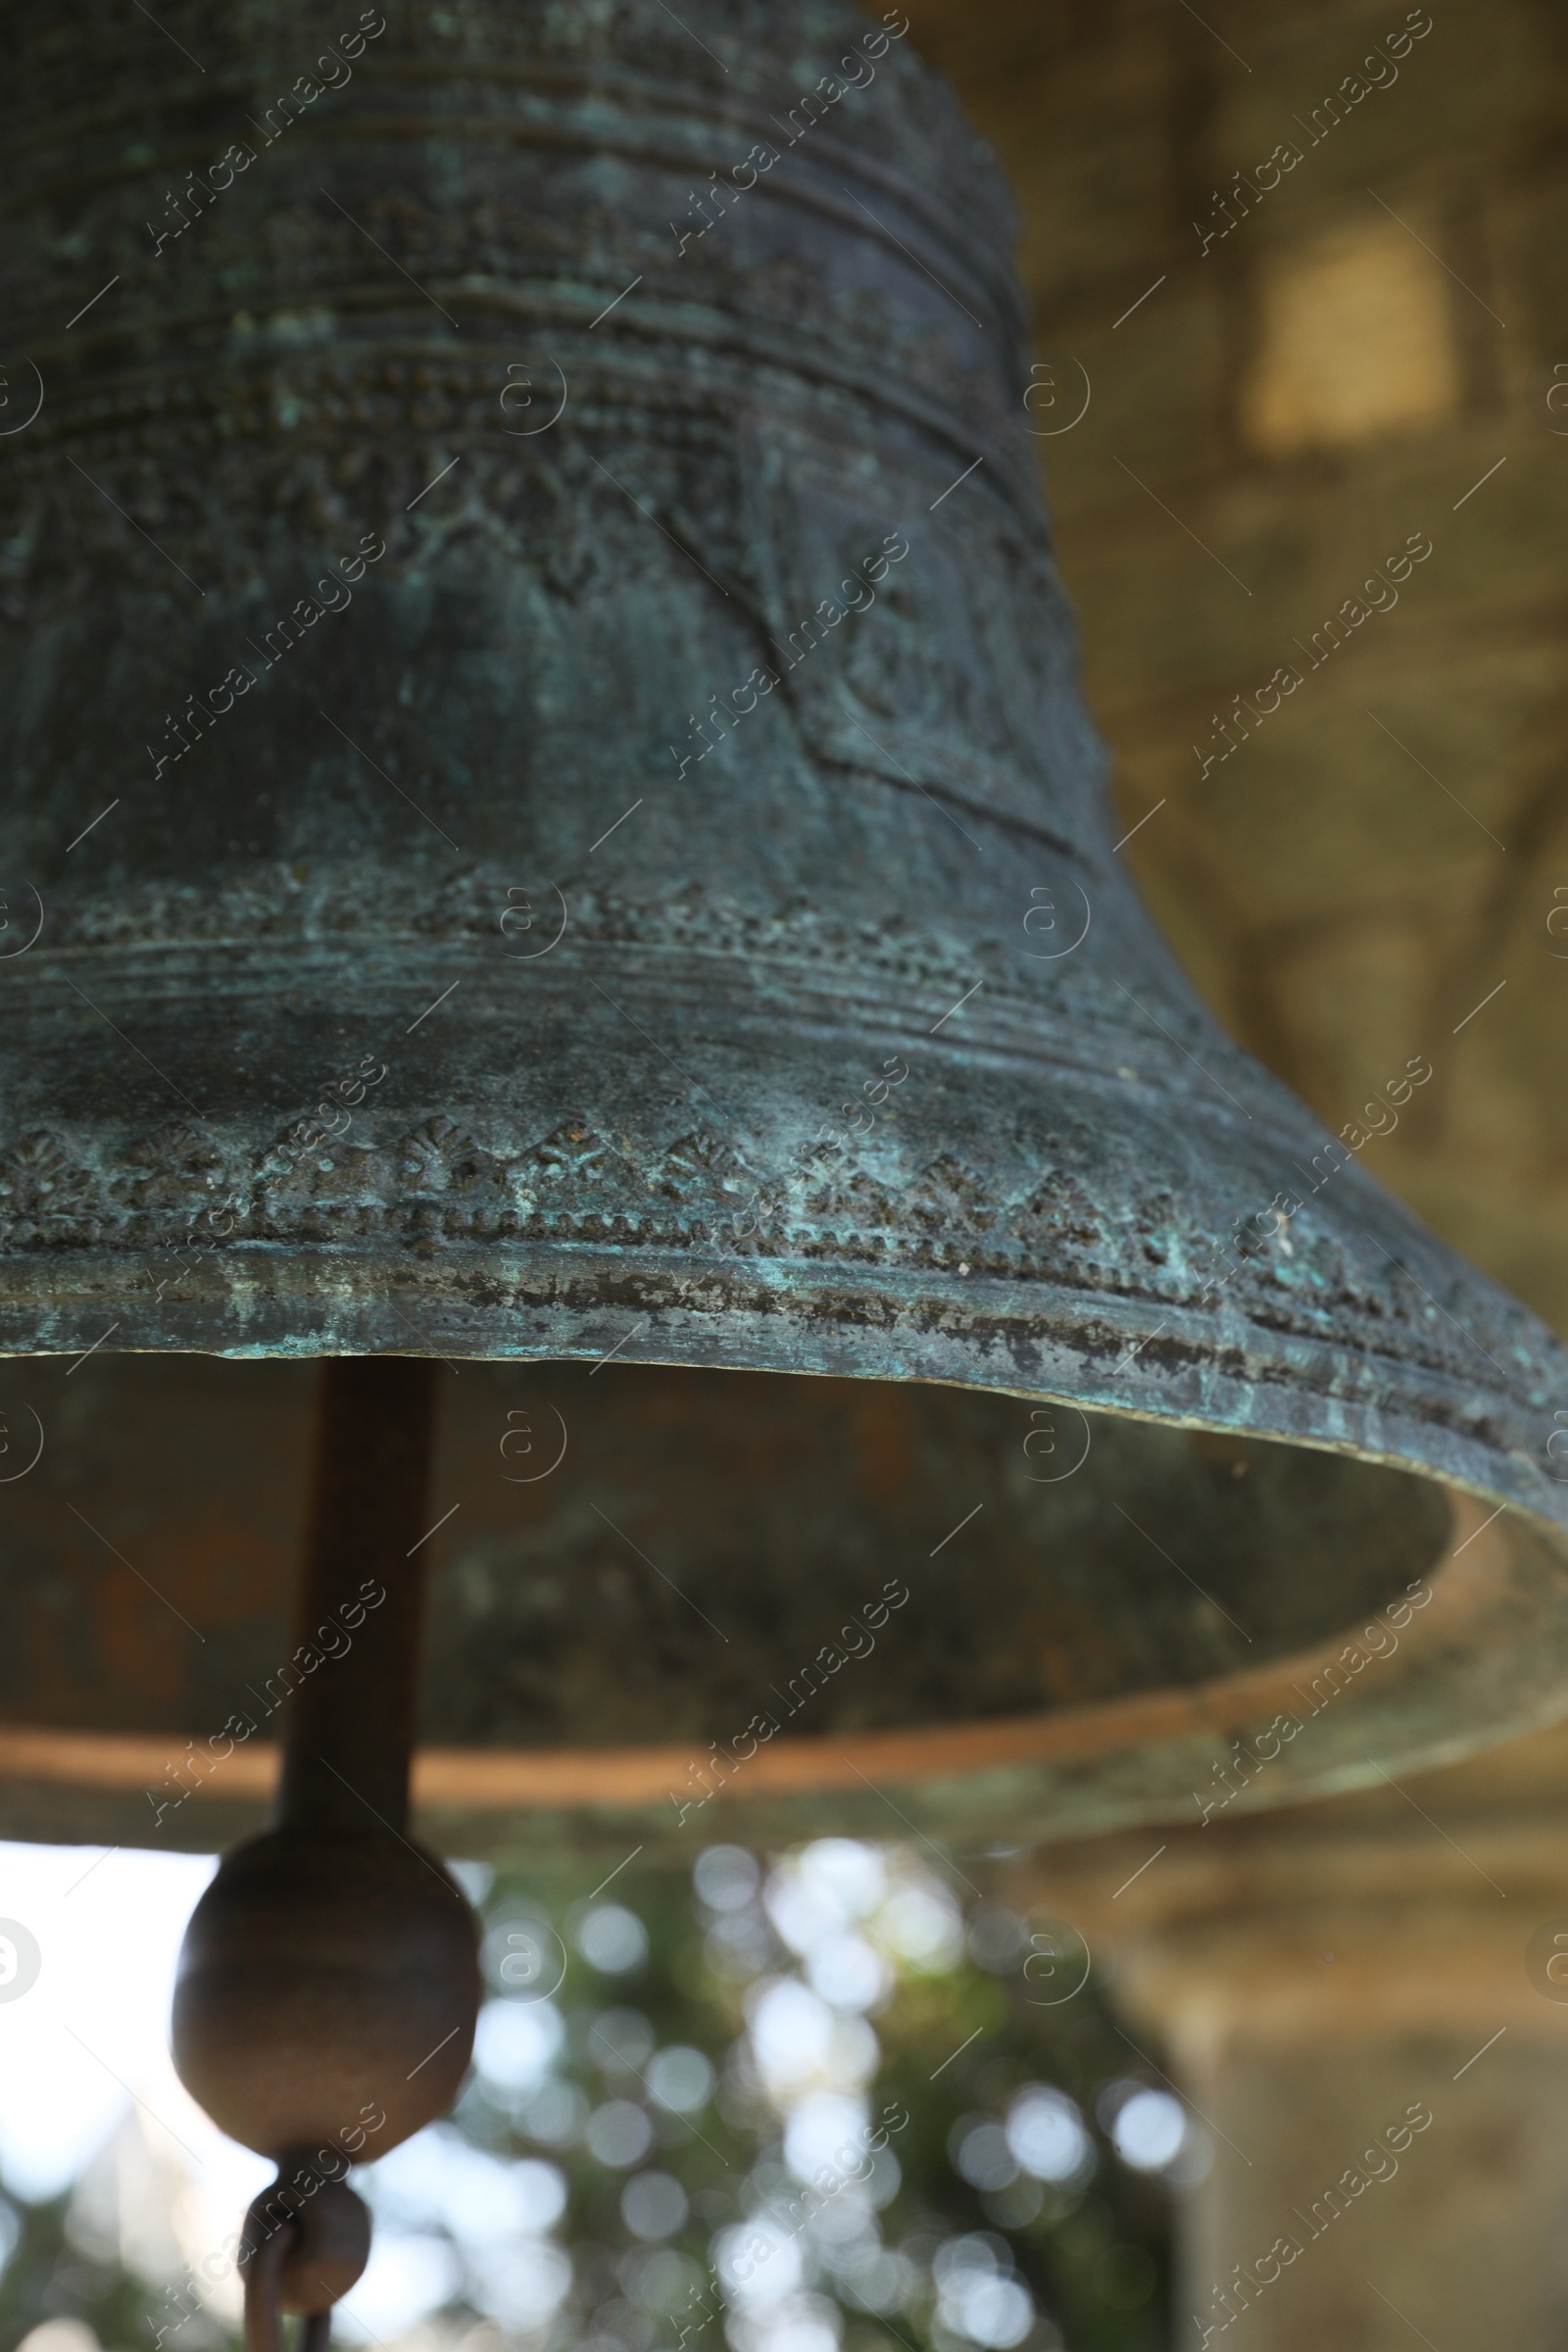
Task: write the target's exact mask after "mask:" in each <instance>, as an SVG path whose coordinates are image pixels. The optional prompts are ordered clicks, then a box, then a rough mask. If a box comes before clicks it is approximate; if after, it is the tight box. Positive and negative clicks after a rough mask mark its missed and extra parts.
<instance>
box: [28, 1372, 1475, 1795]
mask: <svg viewBox="0 0 1568 2352" xmlns="http://www.w3.org/2000/svg"><path fill="white" fill-rule="evenodd" d="M316 1379H317V1374H316V1368H315V1367H314V1366H313V1365H312V1364H310V1363H307V1362H300V1361H293V1362H289V1361H276V1360H269V1361H249V1362H248V1361H215V1360H212V1359H205V1358H199V1357H194V1356H158V1357H153V1356H146V1357H118V1358H112V1357H99V1358H96V1359H93V1358H89V1359H88V1360H86V1361H85V1362H78V1363H76V1364H75V1365H74V1366H72V1367H69V1368H68V1367H67V1366H66V1365H65V1363H64V1362H63V1361H62V1360H60V1359H54V1360H50V1361H41V1360H36V1359H34V1360H31V1361H26V1362H19V1361H13V1362H11V1363H8V1364H6V1365H4V1366H0V1419H3V1424H4V1442H5V1446H6V1447H7V1451H6V1453H5V1454H4V1455H3V1456H0V1464H4V1465H5V1466H7V1467H9V1468H10V1470H11V1477H10V1479H9V1482H8V1483H4V1484H0V1529H3V1533H4V1541H5V1548H6V1556H7V1559H8V1562H9V1574H8V1576H7V1578H6V1579H5V1582H4V1586H3V1588H0V1721H3V1724H4V1725H5V1726H10V1727H18V1726H34V1727H56V1728H58V1729H60V1730H71V1729H73V1728H79V1729H83V1730H89V1729H90V1730H91V1731H92V1732H94V1733H95V1734H105V1733H114V1732H125V1733H134V1732H140V1733H148V1732H158V1733H170V1734H177V1735H179V1736H180V1737H181V1738H182V1739H183V1738H190V1739H193V1740H200V1739H202V1738H203V1737H204V1736H205V1737H206V1738H208V1739H209V1740H210V1739H211V1738H212V1736H213V1735H215V1734H217V1733H219V1732H220V1730H221V1727H223V1726H224V1725H225V1723H228V1722H229V1721H230V1719H231V1718H233V1717H236V1716H237V1717H238V1718H239V1719H241V1721H242V1722H243V1723H244V1724H245V1725H246V1727H247V1729H246V1731H245V1733H244V1734H242V1735H241V1736H242V1737H244V1738H250V1737H251V1736H253V1735H256V1734H260V1735H261V1736H262V1737H264V1738H273V1737H275V1736H276V1733H277V1729H278V1725H277V1723H276V1722H275V1721H274V1720H273V1718H274V1716H275V1715H276V1711H277V1709H278V1708H279V1707H280V1706H281V1705H282V1704H283V1702H284V1699H285V1696H286V1693H287V1691H288V1690H289V1689H290V1688H291V1685H292V1683H293V1682H295V1681H297V1679H298V1676H297V1672H296V1673H294V1674H292V1675H291V1673H290V1671H289V1661H290V1659H291V1657H292V1655H293V1651H294V1644H295V1640H296V1636H295V1634H294V1632H293V1630H292V1617H291V1602H292V1594H293V1589H294V1581H295V1574H296V1564H297V1561H298V1557H299V1547H300V1541H301V1531H302V1523H303V1514H304V1504H305V1478H306V1467H307V1461H308V1453H309V1436H310V1426H311V1418H312V1412H313V1406H314V1397H315V1387H316ZM438 1395H439V1399H440V1402H439V1411H438V1437H437V1449H436V1461H435V1473H434V1479H433V1484H432V1489H431V1501H430V1508H429V1518H430V1521H431V1523H432V1528H433V1532H432V1533H430V1534H429V1535H428V1536H427V1538H426V1539H425V1540H424V1546H423V1547H424V1548H425V1549H426V1550H427V1553H428V1563H427V1565H428V1573H429V1590H428V1600H427V1611H426V1622H425V1632H424V1659H423V1669H422V1689H421V1701H420V1736H421V1739H422V1740H423V1741H424V1742H426V1743H428V1744H432V1745H438V1746H443V1747H472V1748H478V1749H492V1748H504V1749H523V1748H526V1749H540V1748H544V1749H596V1748H604V1749H614V1748H617V1747H626V1746H636V1745H639V1744H644V1745H646V1744H648V1743H651V1742H657V1743H668V1742H670V1741H679V1740H686V1741H690V1742H691V1743H692V1744H693V1746H694V1750H695V1751H697V1752H701V1751H702V1750H703V1749H705V1748H707V1747H708V1746H709V1745H711V1743H713V1742H717V1743H719V1745H720V1747H721V1748H728V1747H731V1746H733V1744H734V1743H735V1742H737V1741H738V1740H741V1739H743V1738H744V1737H747V1736H748V1735H749V1736H750V1738H751V1739H752V1740H753V1741H754V1742H755V1740H757V1739H758V1738H759V1737H761V1738H766V1739H771V1738H773V1737H779V1738H782V1739H786V1740H787V1739H790V1738H798V1737H802V1736H814V1737H817V1738H820V1737H822V1736H823V1735H831V1734H836V1733H850V1732H867V1731H880V1730H898V1729H910V1728H919V1727H927V1728H929V1727H941V1726H948V1725H958V1724H962V1723H971V1722H977V1721H983V1720H985V1719H995V1718H999V1717H1014V1716H1020V1715H1027V1714H1031V1713H1049V1712H1051V1711H1053V1710H1057V1709H1062V1708H1069V1707H1081V1706H1084V1705H1086V1704H1092V1703H1095V1702H1099V1701H1104V1700H1112V1699H1115V1698H1118V1697H1122V1696H1125V1695H1129V1694H1133V1693H1138V1692H1145V1691H1158V1690H1160V1689H1166V1688H1190V1687H1192V1686H1195V1685H1201V1684H1204V1683H1208V1682H1212V1681H1214V1680H1216V1679H1219V1678H1224V1677H1227V1676H1231V1675H1235V1674H1239V1673H1242V1672H1245V1671H1246V1670H1248V1669H1253V1668H1256V1667H1258V1666H1260V1665H1262V1664H1264V1663H1266V1662H1268V1661H1270V1660H1274V1659H1279V1658H1284V1657H1288V1656H1290V1655H1291V1654H1292V1653H1293V1652H1296V1651H1299V1650H1304V1649H1307V1648H1309V1647H1310V1646H1311V1645H1312V1644H1314V1643H1315V1642H1320V1641H1321V1640H1323V1639H1324V1638H1325V1637H1329V1636H1333V1635H1335V1634H1336V1633H1338V1632H1339V1631H1340V1630H1341V1629H1344V1628H1348V1626H1349V1625H1350V1624H1351V1622H1352V1620H1363V1621H1364V1617H1365V1614H1366V1613H1368V1612H1374V1611H1376V1610H1378V1609H1380V1608H1384V1607H1386V1606H1388V1605H1389V1604H1391V1603H1393V1602H1396V1601H1397V1600H1398V1599H1399V1598H1400V1597H1401V1596H1402V1595H1403V1593H1404V1592H1405V1589H1406V1587H1407V1586H1408V1585H1410V1584H1411V1583H1412V1581H1414V1580H1416V1579H1419V1578H1421V1577H1422V1576H1423V1575H1424V1574H1425V1573H1426V1572H1427V1571H1428V1570H1430V1569H1431V1568H1432V1566H1433V1565H1434V1563H1435V1562H1436V1561H1437V1560H1438V1559H1439V1558H1440V1557H1441V1556H1442V1555H1443V1553H1444V1552H1445V1549H1446V1545H1447V1543H1448V1541H1449V1538H1450V1534H1451V1519H1450V1512H1449V1507H1448V1502H1447V1497H1446V1491H1445V1490H1444V1489H1443V1488H1442V1487H1440V1486H1439V1485H1437V1484H1436V1483H1435V1482H1433V1481H1431V1480H1428V1479H1424V1478H1421V1477H1417V1476H1412V1475H1410V1474H1408V1473H1406V1472H1404V1471H1400V1470H1396V1469H1393V1468H1388V1467H1383V1466H1380V1465H1378V1464H1375V1463H1368V1462H1366V1461H1363V1460H1358V1459H1352V1458H1350V1457H1348V1456H1343V1455H1338V1454H1335V1453H1332V1452H1328V1451H1323V1450H1318V1449H1313V1448H1308V1447H1304V1446H1291V1445H1287V1444H1284V1443H1280V1442H1277V1441H1256V1440H1249V1439H1243V1438H1236V1437H1230V1436H1217V1435H1213V1434H1209V1433H1206V1432H1203V1431H1201V1430H1196V1429H1186V1428H1182V1427H1180V1426H1173V1425H1170V1424H1165V1425H1157V1424H1154V1423H1152V1422H1141V1421H1137V1420H1132V1419H1127V1418H1122V1417H1116V1416H1110V1415H1104V1414H1085V1413H1083V1412H1081V1411H1079V1410H1078V1409H1077V1408H1076V1407H1072V1406H1067V1405H1055V1404H1052V1405H1043V1404H1041V1403H1040V1402H1039V1401H1038V1399H1035V1400H1025V1399H1020V1398H1018V1397H1011V1396H1007V1395H999V1394H993V1393H989V1392H981V1391H970V1390H962V1389H958V1388H952V1387H946V1386H938V1385H935V1384H925V1383H918V1382H915V1383H892V1382H877V1381H861V1380H841V1379H824V1378H813V1377H809V1376H805V1375H791V1374H771V1373H761V1372H736V1371H725V1370H693V1369H688V1368H678V1369H677V1368H662V1367H658V1366H648V1365H631V1364H624V1363H617V1362H614V1361H613V1360H612V1361H606V1362H602V1363H600V1364H598V1365H593V1366H590V1365H588V1364H586V1363H580V1362H543V1363H534V1364H529V1365H518V1364H515V1363H487V1362H473V1361H465V1362H461V1363H453V1364H452V1365H451V1366H450V1367H449V1368H448V1369H447V1370H445V1371H443V1372H442V1373H441V1375H440V1379H439V1387H438ZM35 1421H36V1422H37V1424H38V1425H39V1426H40V1428H42V1427H46V1428H47V1430H48V1433H49V1437H48V1443H47V1445H46V1446H44V1449H43V1452H42V1454H41V1456H40V1458H39V1459H38V1460H37V1462H36V1464H35V1466H33V1467H32V1468H31V1469H30V1470H25V1464H26V1462H27V1460H28V1457H29V1455H30V1454H31V1452H32V1449H33V1446H34V1444H35V1443H36V1442H37V1441H36V1439H35V1437H34V1434H33V1432H34V1424H35ZM24 1472H25V1474H24ZM356 1590H357V1588H353V1589H350V1588H349V1586H348V1584H347V1583H346V1589H345V1592H344V1594H343V1608H344V1616H345V1619H346V1620H347V1621H349V1622H352V1611H353V1607H354V1605H355V1592H356ZM338 1642H339V1637H338V1636H337V1635H335V1634H333V1633H332V1632H330V1630H328V1629H325V1628H323V1630H322V1634H321V1646H322V1648H323V1649H324V1650H326V1651H327V1652H328V1653H330V1650H331V1649H333V1648H335V1647H336V1646H337V1645H338ZM759 1717H760V1718H762V1719H763V1721H764V1722H765V1723H766V1724H767V1725H769V1726H770V1727H771V1728H770V1729H769V1730H766V1731H760V1729H759V1728H758V1726H757V1723H756V1719H757V1718H759Z"/></svg>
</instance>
